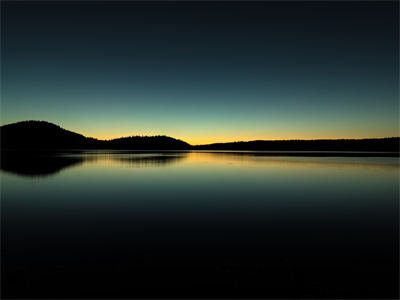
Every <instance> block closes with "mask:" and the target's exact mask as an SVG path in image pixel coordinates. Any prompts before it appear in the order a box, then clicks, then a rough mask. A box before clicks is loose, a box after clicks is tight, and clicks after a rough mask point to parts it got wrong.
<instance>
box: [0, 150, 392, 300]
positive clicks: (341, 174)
mask: <svg viewBox="0 0 400 300" xmlns="http://www.w3.org/2000/svg"><path fill="white" fill-rule="evenodd" d="M298 155H301V156H298ZM398 200H399V159H398V158H397V157H376V156H374V155H373V154H371V156H370V157H367V156H366V157H358V156H356V154H353V155H351V154H349V155H342V154H340V153H338V154H337V155H335V153H333V154H330V155H320V154H318V153H304V155H302V154H301V153H300V154H293V153H262V152H158V153H152V152H129V151H77V152H69V153H67V152H66V153H58V154H56V155H38V156H33V155H30V156H26V155H24V154H18V155H14V156H13V157H12V158H10V159H7V160H5V161H4V162H3V165H2V170H1V239H2V240H1V241H2V243H1V247H2V249H1V250H2V256H1V257H2V269H1V270H2V296H3V297H10V298H12V297H21V298H86V297H92V298H93V297H95V298H134V297H139V298H150V297H173V298H179V297H185V298H190V297H200V298H206V297H213V298H218V297H225V298H226V297H246V298H252V297H253V298H254V297H258V298H397V297H398V295H399V285H398V279H399V266H398V265H399V258H398V251H399V237H398V234H399V227H398V226H399V202H398Z"/></svg>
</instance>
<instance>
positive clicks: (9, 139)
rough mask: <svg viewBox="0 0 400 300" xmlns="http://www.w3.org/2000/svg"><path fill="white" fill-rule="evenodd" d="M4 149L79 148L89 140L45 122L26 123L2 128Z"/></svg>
mask: <svg viewBox="0 0 400 300" xmlns="http://www.w3.org/2000/svg"><path fill="white" fill-rule="evenodd" d="M0 134H1V148H2V149H52V148H64V149H65V148H67V149H69V148H79V147H80V146H82V145H85V143H86V142H87V138H86V137H84V136H83V135H81V134H78V133H75V132H72V131H68V130H65V129H63V128H61V127H60V126H57V125H55V124H52V123H48V122H45V121H24V122H18V123H13V124H8V125H4V126H1V127H0Z"/></svg>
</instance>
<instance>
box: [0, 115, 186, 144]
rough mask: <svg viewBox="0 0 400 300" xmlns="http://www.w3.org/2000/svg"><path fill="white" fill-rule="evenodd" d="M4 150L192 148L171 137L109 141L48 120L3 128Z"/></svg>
mask: <svg viewBox="0 0 400 300" xmlns="http://www.w3.org/2000/svg"><path fill="white" fill-rule="evenodd" d="M0 135H1V148H2V149H9V150H12V149H49V150H57V149H130V150H135V149H141V150H143V149H147V150H182V149H189V148H190V147H191V146H190V145H189V144H188V143H186V142H183V141H181V140H178V139H174V138H171V137H167V136H152V137H146V136H144V137H141V136H132V137H126V138H118V139H114V140H109V141H101V140H97V139H94V138H87V137H85V136H83V135H81V134H78V133H75V132H72V131H68V130H65V129H63V128H61V127H60V126H57V125H55V124H52V123H49V122H45V121H23V122H18V123H13V124H8V125H4V126H1V127H0Z"/></svg>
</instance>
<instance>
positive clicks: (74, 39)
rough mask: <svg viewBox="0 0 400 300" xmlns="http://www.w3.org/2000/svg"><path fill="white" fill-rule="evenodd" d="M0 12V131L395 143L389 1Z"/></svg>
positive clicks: (18, 6) (11, 5) (395, 37)
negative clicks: (21, 126)
mask: <svg viewBox="0 0 400 300" xmlns="http://www.w3.org/2000/svg"><path fill="white" fill-rule="evenodd" d="M1 4H2V21H1V22H2V29H1V30H2V44H1V50H2V53H1V54H2V65H1V67H2V68H1V72H2V78H1V83H2V91H1V93H2V94H1V98H2V99H1V124H8V123H11V122H16V121H21V120H28V119H33V120H46V121H49V122H53V123H56V124H58V125H60V126H62V127H64V128H66V129H69V130H73V131H76V132H79V133H82V134H84V135H87V136H93V137H98V138H112V137H120V136H126V135H137V134H140V135H142V134H144V135H154V134H166V135H170V136H173V137H176V138H180V139H183V140H185V141H187V142H189V143H192V144H197V143H211V142H217V141H221V142H223V141H235V140H253V139H289V138H306V139H310V138H342V137H343V138H353V137H354V138H360V137H385V136H398V135H399V98H398V96H399V87H398V84H399V74H398V71H399V65H398V63H399V53H398V51H399V30H398V25H399V3H398V2H397V1H394V2H389V1H385V2H384V1H380V2H371V1H370V2H337V1H336V2H326V1H312V2H252V3H249V2H246V3H244V2H219V3H218V2H198V3H195V2H176V3H173V2H147V3H142V2H127V1H125V2H114V3H109V2H93V1H91V2H73V1H70V2H56V3H54V2H41V3H40V2H2V3H1Z"/></svg>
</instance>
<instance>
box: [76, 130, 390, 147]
mask: <svg viewBox="0 0 400 300" xmlns="http://www.w3.org/2000/svg"><path fill="white" fill-rule="evenodd" d="M82 134H83V135H84V136H86V137H92V138H96V139H99V140H112V139H117V138H121V137H129V136H155V135H166V136H170V137H172V138H175V139H179V140H182V141H184V142H187V143H189V144H190V145H206V144H214V143H231V142H248V141H255V140H265V141H279V140H319V139H373V138H387V137H394V136H393V135H384V134H381V135H371V136H361V135H355V136H348V135H326V136H311V135H301V136H289V135H282V136H240V135H238V136H226V137H225V136H213V137H206V136H204V137H203V136H198V137H188V136H183V137H182V136H174V135H169V134H162V133H160V134H153V133H149V134H143V133H138V134H122V135H121V134H118V135H115V134H114V135H100V134H98V135H96V134H86V133H82Z"/></svg>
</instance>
